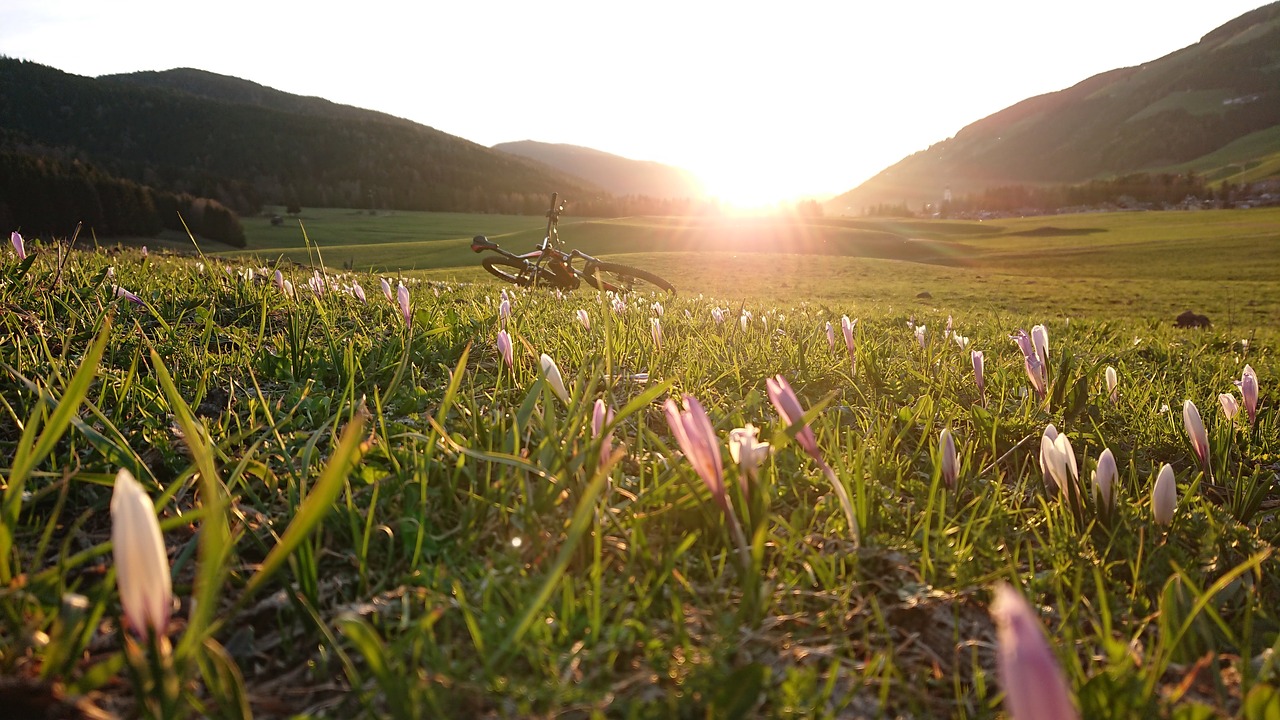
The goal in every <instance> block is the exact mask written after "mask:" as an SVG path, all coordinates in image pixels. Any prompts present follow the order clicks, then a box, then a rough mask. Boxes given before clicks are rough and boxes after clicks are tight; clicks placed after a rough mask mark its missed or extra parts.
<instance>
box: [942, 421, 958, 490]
mask: <svg viewBox="0 0 1280 720" xmlns="http://www.w3.org/2000/svg"><path fill="white" fill-rule="evenodd" d="M938 452H939V453H940V454H941V455H942V481H943V482H944V483H946V484H947V487H948V488H953V489H954V488H955V486H956V480H958V479H959V477H960V458H959V457H958V456H957V454H956V442H955V440H954V439H952V437H951V428H943V429H942V433H941V434H940V435H939V436H938Z"/></svg>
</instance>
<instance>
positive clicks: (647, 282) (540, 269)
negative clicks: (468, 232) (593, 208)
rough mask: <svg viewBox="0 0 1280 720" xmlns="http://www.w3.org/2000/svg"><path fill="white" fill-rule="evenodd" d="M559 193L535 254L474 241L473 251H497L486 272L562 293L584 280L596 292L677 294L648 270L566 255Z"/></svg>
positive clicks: (579, 253)
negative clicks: (578, 264) (580, 262)
mask: <svg viewBox="0 0 1280 720" xmlns="http://www.w3.org/2000/svg"><path fill="white" fill-rule="evenodd" d="M559 197H560V194H559V193H551V209H550V210H548V211H547V234H546V236H545V237H543V238H542V244H540V245H539V246H538V247H537V249H535V250H533V251H532V252H527V253H525V254H523V255H517V254H515V253H512V252H509V251H507V250H504V249H502V248H501V247H499V246H498V244H497V243H495V242H493V241H492V240H490V239H489V238H487V237H485V236H484V235H477V236H475V237H474V238H472V240H471V251H472V252H475V253H481V252H484V251H486V250H489V251H492V252H495V253H497V254H498V257H486V258H485V259H484V260H482V261H481V265H483V266H484V269H485V270H488V271H489V272H490V273H492V274H494V275H496V276H497V277H498V278H500V279H502V280H505V281H507V282H509V283H512V284H514V285H519V286H521V287H538V286H550V287H555V288H560V289H563V290H576V289H577V288H578V287H579V286H580V285H581V284H582V281H584V280H585V281H586V283H587V284H588V285H590V286H591V287H593V288H595V289H597V290H611V291H613V292H615V293H627V292H633V291H638V292H654V291H658V290H660V291H662V292H666V293H670V294H675V291H676V288H675V286H674V285H672V284H671V283H669V282H667V281H666V280H663V279H662V278H660V277H658V276H657V275H654V274H653V273H651V272H648V271H646V270H641V269H639V268H633V267H631V266H629V265H621V264H619V263H612V262H606V261H604V260H601V259H599V258H595V257H592V256H590V255H588V254H586V253H584V252H582V251H581V250H570V251H569V252H564V251H562V250H559V249H558V248H557V247H556V246H557V245H560V244H562V242H563V241H562V240H560V231H559V228H558V227H557V226H558V223H559V222H560V214H561V213H562V212H564V203H563V202H561V203H559V204H557V201H558V200H559ZM578 259H582V260H585V261H586V263H585V265H584V266H583V268H582V269H581V270H579V269H578V268H576V267H574V266H573V262H574V261H575V260H578Z"/></svg>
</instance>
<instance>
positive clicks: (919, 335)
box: [916, 325, 929, 348]
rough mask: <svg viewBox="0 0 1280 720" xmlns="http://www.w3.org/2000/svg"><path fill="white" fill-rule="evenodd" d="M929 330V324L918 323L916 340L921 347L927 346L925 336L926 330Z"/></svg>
mask: <svg viewBox="0 0 1280 720" xmlns="http://www.w3.org/2000/svg"><path fill="white" fill-rule="evenodd" d="M928 331H929V326H928V325H917V326H916V342H918V343H920V347H921V348H923V347H924V346H925V337H924V335H925V333H926V332H928Z"/></svg>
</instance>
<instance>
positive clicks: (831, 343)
mask: <svg viewBox="0 0 1280 720" xmlns="http://www.w3.org/2000/svg"><path fill="white" fill-rule="evenodd" d="M827 347H829V348H831V349H832V350H835V349H836V330H835V328H833V327H831V322H830V321H828V322H827Z"/></svg>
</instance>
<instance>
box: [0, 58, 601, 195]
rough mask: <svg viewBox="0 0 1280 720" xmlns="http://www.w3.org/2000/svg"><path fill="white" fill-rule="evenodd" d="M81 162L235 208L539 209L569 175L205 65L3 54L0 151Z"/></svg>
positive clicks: (585, 187) (580, 187) (579, 187)
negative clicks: (126, 72) (93, 64)
mask: <svg viewBox="0 0 1280 720" xmlns="http://www.w3.org/2000/svg"><path fill="white" fill-rule="evenodd" d="M6 146H7V147H9V148H13V149H18V150H25V151H31V150H32V149H35V150H37V151H40V152H44V153H50V152H52V153H53V154H56V155H58V156H60V157H63V158H69V159H83V160H88V161H92V162H93V163H95V164H97V165H99V166H101V167H103V168H106V169H107V170H109V171H111V172H113V173H116V174H119V175H121V176H123V177H126V178H129V179H132V180H135V181H138V182H143V183H146V184H148V185H151V186H153V187H158V188H161V189H165V190H173V191H183V192H191V193H194V194H198V195H205V196H209V197H214V198H217V199H219V200H221V201H222V202H223V203H224V204H227V205H230V206H233V207H236V208H237V209H240V210H244V209H252V208H254V207H256V206H257V205H258V204H259V203H275V204H280V203H285V202H290V201H292V202H298V203H301V204H302V205H304V206H322V207H335V206H346V207H368V206H370V205H371V204H373V205H376V206H378V207H386V208H398V209H417V210H472V211H491V210H497V211H503V212H522V211H528V212H538V211H540V208H542V207H544V206H545V203H546V194H547V192H549V191H551V190H560V191H561V192H568V193H573V194H574V195H576V196H580V197H595V196H599V195H601V194H602V192H601V191H600V190H599V189H597V188H593V187H591V186H590V185H589V184H588V183H585V182H583V181H581V180H579V179H576V178H573V177H570V176H568V175H566V174H564V173H562V172H559V171H556V170H553V169H551V168H548V167H546V166H544V165H540V164H538V163H535V162H533V161H530V160H528V159H525V158H519V157H515V156H512V155H509V154H506V153H499V152H496V151H493V150H490V149H488V148H486V147H483V146H481V145H477V144H475V143H472V142H470V141H467V140H463V139H461V138H458V137H454V136H452V135H448V134H446V133H443V132H440V131H438V130H435V129H433V128H430V127H426V126H423V125H418V124H416V123H412V122H409V121H407V120H403V119H400V118H394V117H391V116H389V115H385V114H382V113H375V112H371V111H367V110H360V109H358V108H350V107H345V106H341V105H336V104H334V103H329V102H328V101H324V100H320V99H318V98H302V97H298V96H295V95H290V94H288V93H283V92H280V91H277V90H272V89H271V88H266V87H263V86H260V85H255V84H253V83H248V82H245V81H241V80H237V79H236V78H226V77H223V76H218V75H214V74H212V73H202V72H200V71H193V70H177V71H169V72H164V73H142V74H138V75H134V76H112V77H104V78H97V79H94V78H86V77H81V76H77V75H71V74H68V73H64V72H61V71H59V70H56V69H54V68H51V67H47V66H43V65H39V64H36V63H32V62H24V61H20V60H15V59H11V58H0V148H4V147H6Z"/></svg>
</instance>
